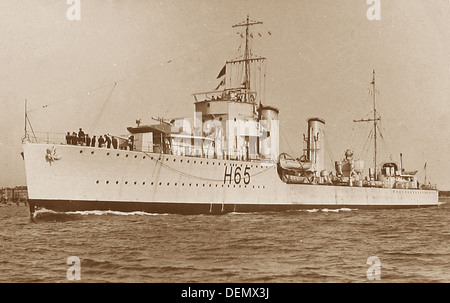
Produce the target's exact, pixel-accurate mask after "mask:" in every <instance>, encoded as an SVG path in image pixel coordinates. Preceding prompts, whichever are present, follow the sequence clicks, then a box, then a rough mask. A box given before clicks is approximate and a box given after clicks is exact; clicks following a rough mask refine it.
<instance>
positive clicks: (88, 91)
mask: <svg viewBox="0 0 450 303" xmlns="http://www.w3.org/2000/svg"><path fill="white" fill-rule="evenodd" d="M231 38H232V36H228V37H224V38H222V39H218V40H217V41H215V42H212V43H207V44H203V45H201V46H200V47H197V48H195V49H193V50H191V51H188V52H185V53H183V54H181V55H179V56H175V57H172V58H170V59H168V60H165V61H163V62H160V63H156V64H153V65H151V66H149V67H148V68H146V69H143V70H141V71H139V72H136V73H133V74H131V75H128V76H125V77H122V78H120V79H118V80H116V81H114V82H109V83H107V84H104V85H100V86H97V87H94V88H92V89H89V90H87V91H83V92H80V93H77V94H75V95H73V96H71V97H68V98H64V99H61V100H57V101H55V102H52V103H48V104H44V105H42V106H39V107H36V108H34V109H30V110H28V113H30V112H33V111H37V110H42V109H45V108H48V107H51V106H54V105H57V104H60V103H63V102H67V101H70V100H72V99H75V98H79V97H82V96H85V95H86V94H88V93H92V92H94V91H98V90H101V89H104V88H106V87H110V86H111V84H113V83H114V84H116V83H120V82H123V81H126V80H129V79H132V78H136V76H138V75H141V74H144V73H147V72H149V71H152V70H154V69H155V68H161V67H162V66H165V65H168V64H171V63H173V62H174V61H177V60H180V59H182V58H184V57H186V56H188V55H190V54H192V53H197V52H198V51H199V50H202V49H206V48H210V47H211V46H213V45H216V44H218V43H221V42H223V41H225V40H228V39H231Z"/></svg>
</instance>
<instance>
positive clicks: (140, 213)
mask: <svg viewBox="0 0 450 303" xmlns="http://www.w3.org/2000/svg"><path fill="white" fill-rule="evenodd" d="M65 214H68V215H82V216H87V215H96V216H102V215H116V216H167V215H168V214H167V213H147V212H145V211H132V212H124V211H115V210H82V211H68V212H65Z"/></svg>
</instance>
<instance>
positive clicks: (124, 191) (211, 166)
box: [23, 143, 438, 213]
mask: <svg viewBox="0 0 450 303" xmlns="http://www.w3.org/2000/svg"><path fill="white" fill-rule="evenodd" d="M23 149H24V160H25V170H26V177H27V186H28V196H29V200H30V206H33V207H34V206H37V207H46V208H50V209H55V210H83V209H117V210H121V209H122V210H148V211H157V212H181V213H197V212H206V213H208V212H211V213H223V212H229V211H258V210H286V209H296V208H341V207H350V208H396V207H402V208H403V207H425V206H437V205H438V192H437V191H436V190H418V189H387V188H370V187H349V186H330V185H309V184H286V183H284V182H282V181H281V180H280V178H279V176H278V173H277V166H276V165H275V164H272V163H271V164H266V163H260V162H246V161H232V160H219V159H207V158H197V157H184V156H173V155H165V154H155V153H143V152H137V151H126V150H116V149H106V148H94V147H82V146H72V145H53V144H32V143H25V144H24V145H23ZM48 155H51V156H50V157H49V156H48Z"/></svg>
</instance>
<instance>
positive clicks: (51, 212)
mask: <svg viewBox="0 0 450 303" xmlns="http://www.w3.org/2000/svg"><path fill="white" fill-rule="evenodd" d="M51 215H54V216H63V215H69V216H71V215H81V216H88V215H96V216H102V215H116V216H166V215H168V214H167V213H148V212H144V211H133V212H124V211H114V210H83V211H67V212H57V211H54V210H50V209H45V208H42V209H38V210H36V212H35V213H34V216H35V218H36V217H42V216H51Z"/></svg>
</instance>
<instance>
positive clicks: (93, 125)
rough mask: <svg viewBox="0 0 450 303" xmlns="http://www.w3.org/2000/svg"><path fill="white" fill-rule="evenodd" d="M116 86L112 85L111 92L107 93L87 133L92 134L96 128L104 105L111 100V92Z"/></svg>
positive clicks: (115, 84)
mask: <svg viewBox="0 0 450 303" xmlns="http://www.w3.org/2000/svg"><path fill="white" fill-rule="evenodd" d="M116 86H117V82H116V83H114V86H113V88H112V89H111V91H110V92H109V95H108V97H107V98H106V100H105V102H103V104H102V107H101V108H100V111H99V113H98V114H97V117H95V120H94V122H93V123H92V126H91V128H89V133H92V131H93V130H94V128H95V127H96V126H97V124H98V121H100V118H101V117H102V115H103V112H104V111H105V108H106V105H107V104H108V101H109V100H111V96H112V94H113V91H114V89H115V88H116Z"/></svg>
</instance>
